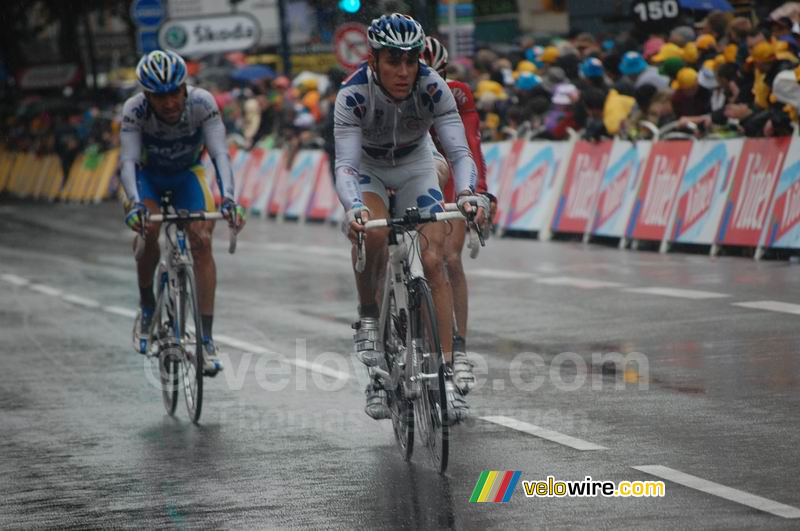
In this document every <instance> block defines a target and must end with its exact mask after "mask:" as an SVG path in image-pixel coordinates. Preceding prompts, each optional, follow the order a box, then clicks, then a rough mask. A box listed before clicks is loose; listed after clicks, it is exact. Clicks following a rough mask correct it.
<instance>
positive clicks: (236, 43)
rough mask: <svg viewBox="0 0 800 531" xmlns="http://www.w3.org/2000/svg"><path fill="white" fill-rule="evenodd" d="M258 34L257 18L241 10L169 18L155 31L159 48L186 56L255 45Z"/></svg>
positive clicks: (234, 49) (244, 48)
mask: <svg viewBox="0 0 800 531" xmlns="http://www.w3.org/2000/svg"><path fill="white" fill-rule="evenodd" d="M260 37H261V27H260V26H259V24H258V21H257V20H256V19H255V17H253V16H251V15H247V14H243V13H237V14H235V15H214V16H211V17H197V18H173V19H170V20H168V21H167V22H166V23H164V24H162V25H161V28H160V29H159V31H158V42H159V44H160V45H161V46H162V47H163V48H165V49H169V50H174V51H176V52H178V53H179V54H181V55H189V56H191V55H203V54H207V53H217V52H233V51H239V50H246V49H247V48H251V47H253V46H256V44H258V41H259V39H260Z"/></svg>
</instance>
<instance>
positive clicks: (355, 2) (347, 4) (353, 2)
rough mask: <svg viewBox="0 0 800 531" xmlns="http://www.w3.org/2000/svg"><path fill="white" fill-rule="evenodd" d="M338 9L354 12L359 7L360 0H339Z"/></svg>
mask: <svg viewBox="0 0 800 531" xmlns="http://www.w3.org/2000/svg"><path fill="white" fill-rule="evenodd" d="M339 9H341V10H342V11H345V12H347V13H355V12H357V11H358V10H359V9H361V0H339Z"/></svg>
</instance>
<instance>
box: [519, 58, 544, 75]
mask: <svg viewBox="0 0 800 531" xmlns="http://www.w3.org/2000/svg"><path fill="white" fill-rule="evenodd" d="M517 70H518V71H520V72H530V73H531V74H535V73H536V72H537V71H538V70H539V69H538V68H536V65H535V64H533V63H532V62H530V61H526V60H524V59H523V60H522V61H520V62H519V64H517Z"/></svg>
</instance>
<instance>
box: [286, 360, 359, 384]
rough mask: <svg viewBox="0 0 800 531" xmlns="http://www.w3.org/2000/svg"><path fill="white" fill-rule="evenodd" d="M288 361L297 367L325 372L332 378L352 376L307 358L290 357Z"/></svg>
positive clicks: (324, 373)
mask: <svg viewBox="0 0 800 531" xmlns="http://www.w3.org/2000/svg"><path fill="white" fill-rule="evenodd" d="M288 362H289V363H291V364H292V365H295V366H297V367H300V368H303V369H306V370H308V371H313V372H316V373H319V374H323V375H325V376H330V377H331V378H336V379H337V380H347V379H349V378H350V375H349V374H347V373H344V372H341V371H337V370H336V369H330V368H328V367H325V366H324V365H322V364H320V363H311V362H309V361H307V360H304V359H299V358H296V359H290V360H288Z"/></svg>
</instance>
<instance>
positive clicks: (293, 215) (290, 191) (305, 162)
mask: <svg viewBox="0 0 800 531" xmlns="http://www.w3.org/2000/svg"><path fill="white" fill-rule="evenodd" d="M321 163H322V151H319V150H308V149H304V150H301V151H299V152H298V153H297V155H295V158H294V162H293V164H292V167H291V169H290V170H289V171H283V172H280V173H279V174H278V177H277V180H276V182H275V185H274V186H273V189H272V196H271V197H270V201H269V205H268V208H267V212H268V213H269V215H271V216H277V215H283V217H285V218H290V219H302V218H303V216H304V215H305V213H306V205H307V204H308V196H309V195H310V193H311V185H312V184H313V182H314V178H315V177H316V174H317V171H318V170H319V166H320V164H321Z"/></svg>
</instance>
